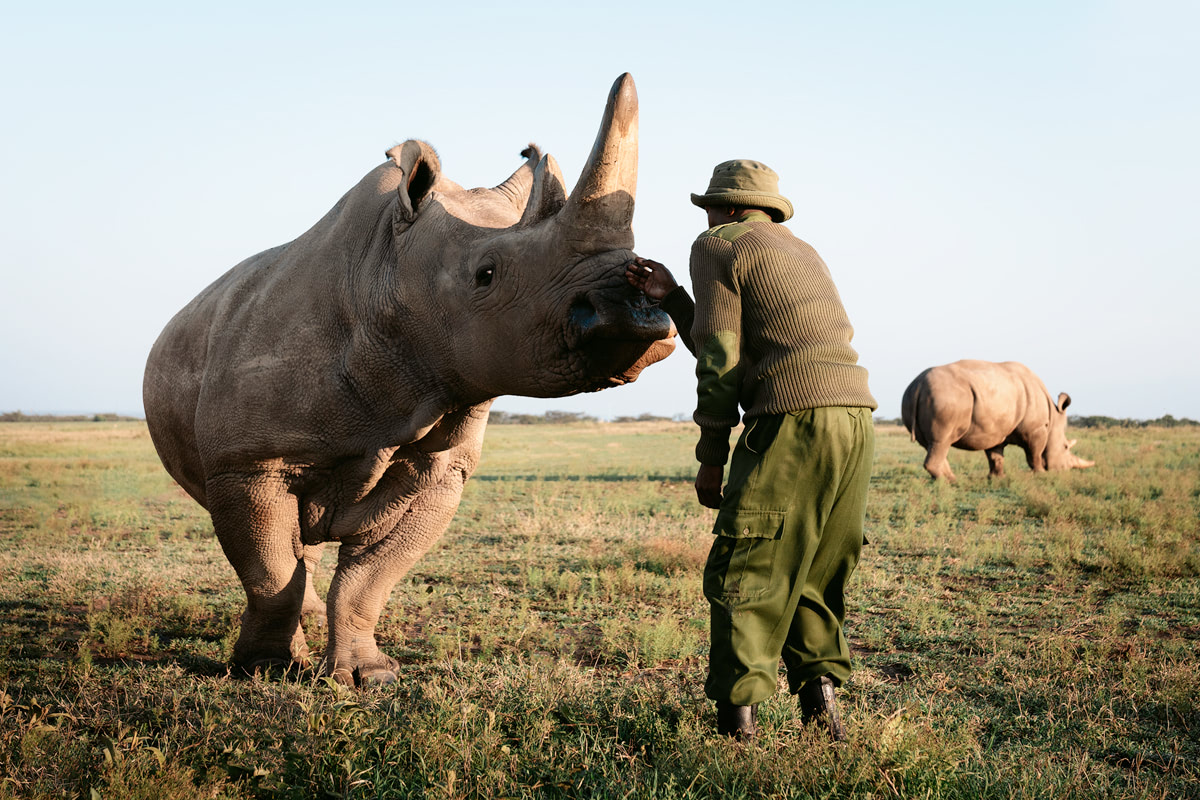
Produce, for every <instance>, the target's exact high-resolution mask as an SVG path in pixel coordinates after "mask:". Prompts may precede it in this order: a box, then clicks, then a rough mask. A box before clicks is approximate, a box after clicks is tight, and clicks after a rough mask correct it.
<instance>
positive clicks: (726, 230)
mask: <svg viewBox="0 0 1200 800" xmlns="http://www.w3.org/2000/svg"><path fill="white" fill-rule="evenodd" d="M751 230H753V229H752V228H751V227H750V226H749V225H747V224H746V223H744V222H730V223H727V224H725V225H718V226H716V227H715V228H709V229H708V230H707V231H706V232H705V233H704V235H705V236H711V237H712V238H714V239H721V240H723V241H726V242H734V241H736V240H737V238H738V237H739V236H743V235H745V234H747V233H749V232H750V231H751Z"/></svg>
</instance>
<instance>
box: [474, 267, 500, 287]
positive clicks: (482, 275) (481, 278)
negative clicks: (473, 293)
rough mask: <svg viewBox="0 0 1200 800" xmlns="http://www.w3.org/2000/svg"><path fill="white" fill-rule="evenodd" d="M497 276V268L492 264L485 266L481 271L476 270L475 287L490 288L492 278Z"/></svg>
mask: <svg viewBox="0 0 1200 800" xmlns="http://www.w3.org/2000/svg"><path fill="white" fill-rule="evenodd" d="M495 276H496V267H495V266H494V265H492V264H484V265H483V266H482V267H480V268H479V269H477V270H475V285H476V286H490V285H491V283H492V278H494V277H495Z"/></svg>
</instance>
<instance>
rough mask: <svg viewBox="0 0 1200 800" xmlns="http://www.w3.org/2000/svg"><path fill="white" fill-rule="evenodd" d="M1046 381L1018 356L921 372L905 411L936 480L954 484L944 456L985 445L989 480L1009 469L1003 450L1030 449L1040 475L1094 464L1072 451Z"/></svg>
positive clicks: (1060, 407)
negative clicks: (1010, 358)
mask: <svg viewBox="0 0 1200 800" xmlns="http://www.w3.org/2000/svg"><path fill="white" fill-rule="evenodd" d="M1070 403H1071V397H1070V395H1068V394H1067V393H1066V392H1063V393H1061V394H1059V396H1058V400H1057V402H1056V401H1055V400H1052V399H1051V397H1050V392H1048V391H1047V390H1046V385H1045V384H1044V383H1042V380H1041V379H1040V378H1039V377H1038V376H1037V375H1034V374H1033V372H1032V371H1031V370H1030V369H1029V368H1028V367H1026V366H1025V365H1024V364H1020V363H1018V362H1016V361H1004V362H1001V363H995V362H991V361H975V360H970V359H967V360H963V361H955V362H954V363H953V364H944V365H942V366H940V367H930V368H929V369H927V370H925V371H924V372H922V373H921V374H920V375H918V376H917V377H916V378H914V379H913V382H912V383H910V384H909V385H908V388H907V389H905V390H904V399H903V401H902V403H901V406H900V416H901V419H902V420H903V422H904V427H905V428H907V429H908V431H909V433H910V434H911V435H912V439H913V440H914V441H916V442H917V443H918V444H919V445H921V446H922V447H924V448H925V450H926V454H925V469H926V470H927V471H928V472H929V474H930V476H932V477H933V478H934V479H937V478H945V479H946V480H948V481H954V480H955V475H954V472H953V471H952V470H951V469H950V462H949V461H947V460H946V454H947V453H949V452H950V448H951V447H956V448H958V449H959V450H983V451H985V452H986V453H987V458H988V477H989V478H991V477H999V476H1001V475H1003V474H1004V447H1005V445H1010V444H1015V445H1017V446H1019V447H1021V448H1022V449H1023V450H1024V451H1025V459H1026V461H1028V462H1029V466H1030V468H1031V469H1033V471H1034V472H1044V471H1046V470H1060V469H1072V468H1082V467H1090V466H1092V465H1093V463H1094V462H1092V461H1085V460H1083V459H1082V458H1079V457H1078V456H1076V455H1075V454H1074V453H1072V452H1071V447H1072V445H1074V444H1075V441H1074V440H1070V441H1068V440H1067V438H1066V429H1067V414H1066V410H1067V406H1068V405H1070Z"/></svg>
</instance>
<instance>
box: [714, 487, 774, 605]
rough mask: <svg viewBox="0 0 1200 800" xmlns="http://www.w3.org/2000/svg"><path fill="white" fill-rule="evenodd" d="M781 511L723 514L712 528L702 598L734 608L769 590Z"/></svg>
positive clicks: (725, 512) (726, 512) (720, 514)
mask: <svg viewBox="0 0 1200 800" xmlns="http://www.w3.org/2000/svg"><path fill="white" fill-rule="evenodd" d="M784 517H785V513H784V512H783V511H758V510H753V511H752V510H746V509H730V510H722V511H720V512H719V513H718V514H717V521H716V523H715V524H714V526H713V533H714V534H716V539H715V540H714V541H713V547H712V551H711V552H710V553H709V554H708V563H707V564H705V567H704V595H705V597H707V598H708V599H709V600H716V601H724V602H726V603H729V604H736V603H738V602H740V601H745V600H755V599H758V598H760V597H762V596H763V595H765V594H766V593H767V592H768V591H770V589H771V578H772V576H773V573H774V571H775V557H776V554H777V552H778V549H779V539H780V537H781V536H783V521H784Z"/></svg>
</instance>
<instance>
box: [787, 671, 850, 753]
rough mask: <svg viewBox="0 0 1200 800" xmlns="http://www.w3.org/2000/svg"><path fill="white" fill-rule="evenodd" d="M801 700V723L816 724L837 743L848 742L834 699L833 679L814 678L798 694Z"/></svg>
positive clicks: (825, 677)
mask: <svg viewBox="0 0 1200 800" xmlns="http://www.w3.org/2000/svg"><path fill="white" fill-rule="evenodd" d="M796 696H797V698H798V699H799V700H800V721H801V722H803V723H804V724H805V725H810V724H812V723H816V724H817V725H819V726H821V727H822V728H824V729H825V731H826V732H827V733H828V734H829V738H830V739H832V740H833V741H835V742H844V741H846V728H845V726H843V725H842V718H841V716H839V715H838V710H837V701H836V700H835V699H834V686H833V679H832V678H830V677H829V676H828V675H822V676H821V677H819V678H813V679H812V680H811V681H809V682H808V683H806V684H804V685H803V686H801V687H800V691H798V692H796Z"/></svg>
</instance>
